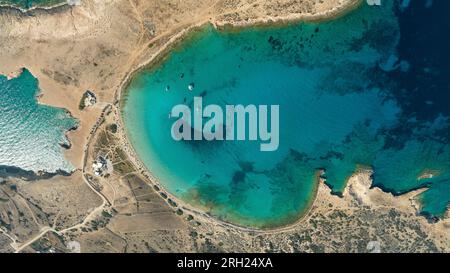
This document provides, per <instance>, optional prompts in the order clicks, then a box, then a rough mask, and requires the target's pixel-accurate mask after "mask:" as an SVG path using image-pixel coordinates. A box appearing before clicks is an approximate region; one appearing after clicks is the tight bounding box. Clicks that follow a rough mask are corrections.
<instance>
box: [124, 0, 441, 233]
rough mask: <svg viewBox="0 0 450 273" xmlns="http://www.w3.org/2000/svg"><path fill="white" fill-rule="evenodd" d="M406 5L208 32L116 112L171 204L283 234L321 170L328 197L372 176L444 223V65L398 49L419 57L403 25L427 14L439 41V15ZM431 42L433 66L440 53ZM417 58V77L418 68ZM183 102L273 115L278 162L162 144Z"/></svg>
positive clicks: (146, 79) (194, 144) (220, 144)
mask: <svg viewBox="0 0 450 273" xmlns="http://www.w3.org/2000/svg"><path fill="white" fill-rule="evenodd" d="M411 5H412V6H411V7H408V8H406V9H404V10H400V9H399V4H398V2H397V1H395V3H392V2H391V3H386V4H385V3H383V5H382V6H380V7H369V6H366V5H363V6H362V7H361V8H359V9H358V10H356V11H353V12H351V13H350V14H348V15H346V16H344V17H342V18H339V19H335V20H332V21H329V22H320V23H298V24H293V25H290V26H284V27H276V28H248V29H244V30H240V31H237V32H235V31H233V32H217V31H216V30H214V29H213V28H212V27H206V28H205V29H204V30H203V31H202V32H200V33H199V34H195V35H194V37H192V38H191V39H189V41H187V42H184V43H183V44H182V45H181V46H179V47H177V48H176V50H175V51H173V52H172V53H170V55H169V56H168V58H167V59H166V60H165V61H164V62H162V63H161V64H159V65H158V66H157V67H155V68H153V69H151V70H143V71H140V72H139V73H137V74H136V75H135V77H134V78H133V80H132V81H131V83H130V85H129V86H128V88H127V90H126V92H127V93H126V99H125V101H124V107H123V117H124V122H125V126H126V130H127V133H128V135H129V138H130V141H131V143H132V145H133V147H134V148H135V150H136V152H137V154H138V156H139V157H140V158H141V160H142V161H143V163H144V164H145V165H146V166H147V167H148V169H149V170H150V171H151V172H152V174H153V175H154V176H155V177H156V178H158V179H159V180H160V182H161V183H162V184H163V185H164V186H165V187H166V188H167V189H168V190H169V191H170V192H171V193H172V194H174V195H176V196H177V197H179V198H181V199H183V200H184V201H186V202H188V203H190V204H193V205H195V206H199V207H202V208H203V209H205V210H207V211H208V212H209V213H210V214H212V215H213V216H215V217H217V218H220V219H222V220H225V221H230V222H233V223H236V224H239V225H245V226H252V227H260V228H268V227H275V226H281V225H285V224H289V223H291V222H293V221H295V220H296V219H298V217H299V216H300V215H302V214H303V213H304V212H306V211H307V209H308V208H309V206H310V205H311V201H312V200H313V198H314V196H315V188H316V186H317V176H318V174H319V170H324V174H322V176H323V177H324V178H326V183H327V184H328V185H329V186H330V187H331V188H332V190H333V192H334V193H336V194H339V193H341V192H342V191H343V189H344V187H345V183H346V180H347V179H348V177H349V176H351V175H352V174H353V173H354V172H355V171H356V170H357V169H358V168H359V166H371V167H372V168H373V170H374V184H375V185H377V186H380V187H381V188H383V189H385V190H388V191H390V192H393V193H395V194H401V193H404V192H407V191H410V190H413V189H416V188H419V187H423V186H429V187H430V189H429V190H428V191H426V192H425V193H424V194H422V195H421V196H420V200H421V202H422V204H423V207H422V211H423V212H424V213H426V214H428V215H433V216H442V215H443V214H444V212H445V209H446V206H447V204H448V202H449V200H450V192H449V191H450V174H449V172H450V145H449V141H448V140H449V139H448V138H449V132H450V130H449V128H450V127H449V122H448V117H449V116H450V110H449V109H450V107H448V106H449V103H448V98H447V97H448V93H449V92H448V91H449V86H450V82H449V79H445V77H443V76H442V73H447V75H448V71H450V70H449V69H448V63H450V62H448V63H447V66H444V67H442V66H439V65H438V63H441V62H442V61H443V60H439V59H434V58H432V56H431V54H439V53H436V52H433V53H430V52H427V51H426V50H424V51H423V52H420V54H423V55H420V54H418V55H417V56H411V55H408V54H407V52H406V51H407V50H406V49H404V48H410V47H415V46H423V45H422V44H421V43H423V41H422V40H421V39H419V38H418V37H417V35H416V38H415V40H413V39H410V40H408V39H407V38H408V37H409V35H408V33H409V32H411V33H416V32H417V29H414V26H411V24H410V22H409V21H408V19H407V17H408V16H410V14H409V12H414V13H417V12H418V10H419V11H422V10H423V9H425V11H423V12H431V13H433V14H434V13H436V14H435V15H436V16H434V17H433V16H429V17H427V18H430V19H429V20H430V21H433V20H436V21H437V22H431V23H430V25H433V26H434V24H435V25H436V26H437V27H439V26H440V27H442V28H447V26H448V25H446V24H444V22H446V21H448V20H449V18H450V17H449V16H448V15H449V14H448V13H450V9H449V7H448V4H445V3H439V4H438V3H436V4H434V5H432V6H430V7H427V6H424V4H423V3H422V4H420V3H419V4H417V3H415V4H411ZM437 5H444V6H443V7H442V6H437ZM443 10H444V11H448V12H446V13H445V12H442V11H443ZM421 22H422V23H423V20H421ZM408 25H409V27H406V26H408ZM436 26H434V27H436ZM417 27H419V26H417ZM445 30H446V29H443V30H442V31H445ZM423 31H424V33H426V29H424V30H423ZM424 35H425V34H424ZM429 38H430V37H428V38H427V39H429ZM437 38H439V36H436V37H434V39H437ZM424 39H425V38H424ZM439 39H440V41H441V43H444V45H443V47H442V48H437V49H436V48H435V50H441V55H442V50H444V48H445V44H446V45H450V42H449V41H447V40H446V39H448V37H446V38H444V39H441V38H439ZM405 50H406V51H405ZM416 54H417V53H416ZM419 55H420V56H419ZM427 56H429V58H428V63H427V64H423V63H420V61H417V60H416V58H417V59H422V60H423V59H424V58H426V57H427ZM424 73H426V74H424ZM425 78H426V79H427V81H424V80H423V79H425ZM191 83H194V90H192V91H189V89H188V86H189V84H191ZM431 86H433V90H432V92H427V91H426V90H427V88H428V89H429V88H430V87H431ZM195 96H202V97H203V104H204V105H208V104H218V105H221V106H222V107H223V106H225V105H229V104H232V105H236V104H243V105H249V104H255V105H274V104H276V105H280V146H279V149H278V150H277V151H274V152H261V151H260V150H259V143H258V142H251V141H212V142H208V141H180V142H176V141H174V140H173V139H172V137H171V130H170V128H171V126H172V124H173V122H174V121H175V119H173V118H172V119H171V118H169V113H170V111H171V109H172V107H173V106H175V105H177V104H186V105H189V106H191V107H192V103H193V98H194V97H195ZM445 100H447V102H445ZM193 111H194V110H193ZM429 174H432V175H429Z"/></svg>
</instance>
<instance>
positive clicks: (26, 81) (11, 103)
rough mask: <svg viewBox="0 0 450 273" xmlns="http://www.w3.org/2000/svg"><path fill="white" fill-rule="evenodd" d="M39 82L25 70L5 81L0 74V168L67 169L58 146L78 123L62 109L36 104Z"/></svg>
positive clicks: (62, 143)
mask: <svg viewBox="0 0 450 273" xmlns="http://www.w3.org/2000/svg"><path fill="white" fill-rule="evenodd" d="M38 91H39V87H38V81H37V79H36V78H34V77H33V75H32V74H31V73H30V72H29V71H28V70H26V69H25V70H24V71H23V72H22V73H21V74H20V75H19V76H18V77H16V78H13V79H10V80H8V79H7V78H6V77H5V76H2V75H0V128H1V130H0V167H1V166H5V167H15V168H20V169H22V170H24V171H33V172H38V171H45V172H49V173H55V172H59V171H63V172H70V171H72V169H73V167H72V166H71V164H70V163H68V162H67V161H66V160H65V159H64V155H63V148H62V147H61V145H65V146H68V145H70V143H69V142H68V140H67V138H66V137H65V132H66V131H67V130H70V129H71V128H73V127H74V126H76V125H77V122H76V120H75V119H73V118H71V117H70V115H69V114H68V113H67V112H66V111H65V110H63V109H59V108H54V107H50V106H46V105H40V104H38V102H37V100H36V95H38Z"/></svg>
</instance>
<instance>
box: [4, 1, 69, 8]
mask: <svg viewBox="0 0 450 273" xmlns="http://www.w3.org/2000/svg"><path fill="white" fill-rule="evenodd" d="M63 2H67V1H66V0H0V4H11V5H14V6H17V7H20V8H31V7H37V6H39V7H48V6H52V5H55V4H59V3H63Z"/></svg>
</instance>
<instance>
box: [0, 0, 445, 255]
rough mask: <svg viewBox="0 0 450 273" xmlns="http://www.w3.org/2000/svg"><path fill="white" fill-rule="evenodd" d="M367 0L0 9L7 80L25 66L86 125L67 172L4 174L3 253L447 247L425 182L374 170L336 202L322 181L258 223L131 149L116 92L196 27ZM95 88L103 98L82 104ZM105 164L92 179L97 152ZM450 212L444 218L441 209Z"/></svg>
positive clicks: (308, 15)
mask: <svg viewBox="0 0 450 273" xmlns="http://www.w3.org/2000/svg"><path fill="white" fill-rule="evenodd" d="M360 2H361V1H359V0H277V1H269V0H183V1H166V0H85V1H82V4H81V5H79V6H73V7H71V6H60V7H56V8H53V9H50V10H43V9H34V10H32V11H29V12H22V11H19V10H16V9H13V8H6V7H5V8H1V9H0V49H1V50H0V74H3V75H7V76H14V75H17V71H20V70H21V68H24V67H25V68H27V69H28V70H30V72H31V73H32V74H33V75H34V76H35V77H36V78H37V79H38V80H39V84H40V89H41V96H39V101H40V103H43V104H48V105H51V106H57V107H62V108H65V109H67V110H68V111H70V113H71V114H72V116H73V117H75V118H76V119H78V121H79V127H78V129H77V130H74V131H70V132H68V134H67V135H68V138H69V140H70V142H71V144H72V145H71V148H70V149H68V150H66V151H65V155H66V158H67V159H68V160H69V161H70V162H71V163H72V164H73V166H75V168H76V170H75V171H74V172H73V173H72V174H71V175H69V176H61V175H55V176H52V177H46V176H43V177H39V176H36V175H31V176H30V175H26V174H23V173H22V172H16V173H11V172H10V171H8V170H1V169H0V252H80V251H81V252H324V251H326V252H370V251H376V250H377V247H378V246H379V247H380V250H381V251H383V252H441V251H445V252H448V251H450V220H449V217H446V218H445V219H444V220H440V221H437V222H435V221H432V219H426V218H425V217H423V216H421V215H419V214H418V212H417V211H418V203H417V201H416V200H415V197H416V196H417V194H418V193H420V192H421V191H422V190H418V191H414V192H411V193H408V194H405V195H402V196H398V197H395V196H392V195H391V194H388V193H385V192H382V191H381V190H380V189H378V188H371V187H370V186H371V172H370V170H361V171H360V172H358V173H357V174H355V175H354V176H353V177H351V178H350V180H349V181H348V184H347V188H346V190H345V192H344V194H343V196H342V197H338V196H335V195H332V194H331V193H330V189H329V188H328V187H327V186H326V185H325V184H324V183H323V181H318V183H319V186H318V192H317V197H316V199H315V201H314V203H313V205H312V208H311V209H310V211H309V212H308V213H307V214H306V215H305V216H304V217H303V218H302V219H300V220H298V221H297V222H296V223H295V224H293V225H290V226H287V227H283V228H279V229H275V230H263V231H262V230H252V229H246V228H241V227H237V226H233V225H230V224H227V223H223V222H220V221H217V220H215V219H213V218H211V217H210V216H208V215H207V214H205V213H202V212H201V211H198V210H196V209H195V208H192V207H190V206H188V205H186V204H184V203H183V202H181V201H180V200H177V199H176V198H175V197H173V196H171V195H170V194H169V193H167V192H166V191H165V190H164V189H163V187H162V186H161V185H160V184H159V183H158V182H157V181H155V180H154V179H152V178H151V175H150V174H149V173H148V172H147V171H146V170H145V168H143V166H142V165H141V163H140V162H139V160H138V159H137V158H136V157H135V155H134V152H133V151H132V148H131V147H130V145H129V144H128V141H127V139H126V138H125V134H124V132H123V125H122V122H121V118H120V99H121V90H122V88H123V87H124V85H125V84H126V83H127V80H128V79H129V77H130V75H132V73H133V72H135V71H136V70H138V69H139V68H141V67H143V66H145V65H149V64H151V63H152V62H154V61H155V60H157V58H158V57H160V56H163V55H162V54H163V53H164V52H165V51H167V50H168V49H170V47H171V46H172V45H173V44H174V43H176V42H177V41H178V40H180V39H182V38H183V37H185V36H186V35H187V34H189V31H191V30H192V29H194V28H196V27H199V26H201V25H204V24H207V23H211V24H213V25H214V26H216V27H222V26H228V25H229V26H238V27H243V26H246V25H254V24H269V23H280V22H286V21H291V20H321V19H324V18H327V17H332V16H338V15H339V14H341V13H342V12H344V11H346V10H348V9H351V8H352V7H354V6H356V5H358V4H359V3H360ZM87 90H92V91H93V92H94V93H95V95H96V98H97V102H96V103H95V105H93V106H90V107H80V101H81V100H82V97H83V94H85V92H86V91H87ZM99 155H101V156H105V157H107V158H108V160H110V161H111V162H110V165H111V166H112V169H111V170H108V173H107V174H106V175H103V176H96V175H94V173H93V170H92V167H91V166H92V164H93V163H94V161H95V160H97V159H98V156H99ZM447 214H448V212H447Z"/></svg>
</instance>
